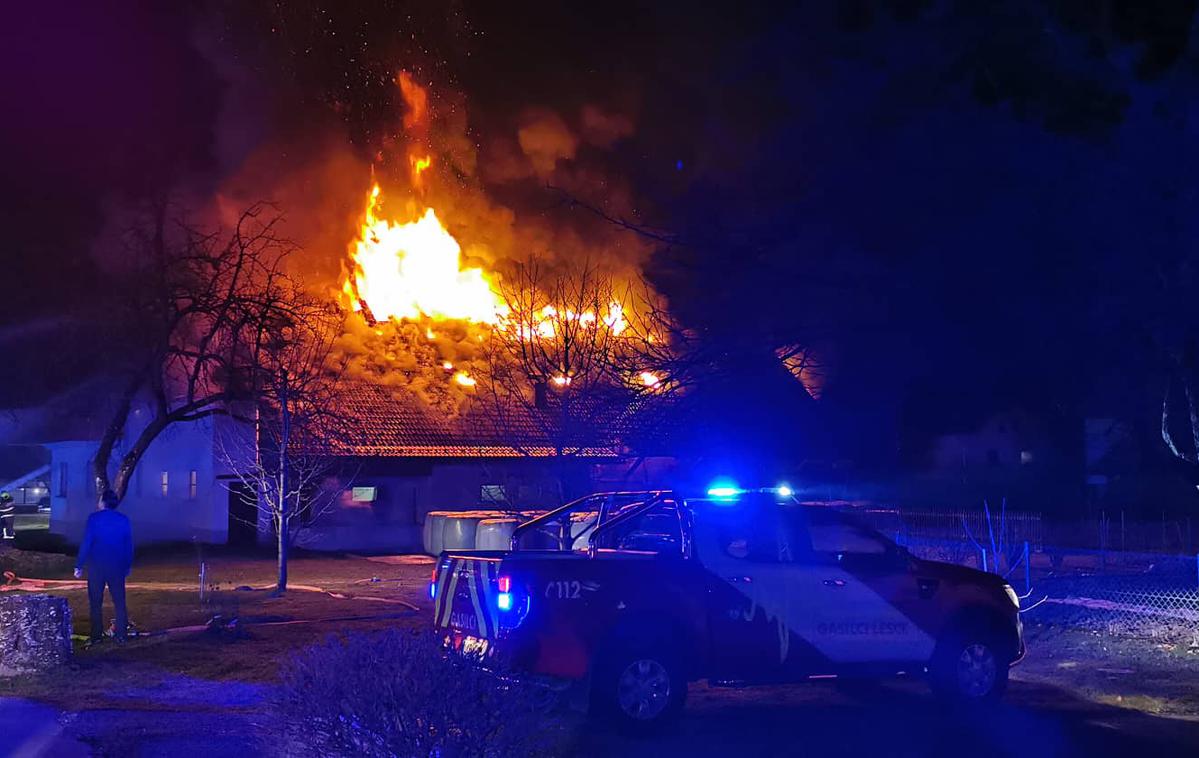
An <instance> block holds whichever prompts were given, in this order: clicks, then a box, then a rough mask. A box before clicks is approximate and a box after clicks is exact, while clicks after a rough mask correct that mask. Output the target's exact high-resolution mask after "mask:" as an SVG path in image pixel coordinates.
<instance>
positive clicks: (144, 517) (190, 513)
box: [0, 73, 686, 551]
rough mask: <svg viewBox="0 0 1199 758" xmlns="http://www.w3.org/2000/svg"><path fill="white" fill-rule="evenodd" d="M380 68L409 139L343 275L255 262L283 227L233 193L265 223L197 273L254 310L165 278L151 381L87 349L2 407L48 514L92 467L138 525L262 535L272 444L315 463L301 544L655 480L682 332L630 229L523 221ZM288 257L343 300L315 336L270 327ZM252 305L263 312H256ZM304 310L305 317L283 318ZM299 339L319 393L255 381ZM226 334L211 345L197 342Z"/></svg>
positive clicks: (64, 521)
mask: <svg viewBox="0 0 1199 758" xmlns="http://www.w3.org/2000/svg"><path fill="white" fill-rule="evenodd" d="M397 85H398V88H399V89H400V91H401V92H402V95H403V103H404V105H405V115H404V118H403V123H404V136H403V139H397V141H396V142H394V143H393V144H391V145H389V146H388V147H387V148H386V149H385V150H383V151H381V152H380V154H379V156H378V160H377V161H376V162H375V165H373V166H372V167H371V174H373V176H371V175H365V176H363V177H362V178H363V179H368V178H369V179H371V181H370V183H369V190H367V192H366V193H365V197H364V203H363V205H362V206H360V207H361V212H360V217H359V221H358V223H357V225H356V228H355V229H353V231H352V233H351V234H350V235H349V237H350V238H349V239H343V240H342V242H341V244H342V247H341V249H340V250H338V251H337V253H336V254H337V257H338V261H337V269H338V271H339V274H338V275H337V276H336V281H330V280H329V277H327V276H326V277H324V278H322V277H320V276H312V277H308V276H306V275H307V274H308V273H309V272H310V271H311V270H315V269H320V270H327V269H328V268H329V267H328V266H324V268H323V269H322V267H321V266H315V265H314V264H313V261H314V259H315V258H318V257H323V258H328V257H329V255H328V253H325V252H322V251H319V250H318V251H313V250H310V249H304V250H301V251H299V252H293V253H291V256H290V258H288V259H287V260H286V261H284V258H283V254H282V253H281V254H280V255H279V257H277V258H274V257H270V256H272V255H274V253H275V250H276V248H281V247H283V246H282V244H281V242H280V239H281V237H280V236H277V233H276V231H275V227H273V226H272V223H273V222H271V221H262V220H261V219H260V218H259V217H258V216H257V215H256V214H257V213H258V212H259V211H257V210H256V211H253V212H247V213H246V214H243V215H242V217H241V219H240V220H238V221H237V224H235V225H236V226H238V229H237V232H236V234H237V235H241V233H242V229H241V228H240V225H241V224H245V223H247V222H255V223H258V224H259V226H258V231H257V232H255V233H254V234H252V235H250V236H248V237H245V236H235V237H232V238H231V244H229V245H227V246H225V247H222V248H220V249H216V250H214V251H213V252H212V261H214V263H213V265H212V266H210V267H209V268H210V269H211V270H213V271H218V273H217V274H212V275H211V276H212V277H213V278H212V280H211V281H212V282H213V283H216V284H217V285H219V287H228V288H230V290H229V291H230V292H232V291H233V288H236V287H242V288H250V289H251V291H249V292H248V294H247V295H246V296H245V297H242V298H241V299H240V300H239V301H238V306H237V307H238V308H241V309H242V310H243V311H244V312H245V313H248V314H249V315H248V316H246V317H245V318H243V319H241V320H233V319H229V317H228V316H227V315H226V311H227V310H228V309H226V308H223V306H222V305H221V304H219V303H217V304H215V305H213V304H205V305H204V306H203V307H204V308H207V309H208V310H203V309H202V308H196V307H192V306H191V305H190V304H189V305H188V306H187V307H182V306H180V300H181V299H182V298H181V296H179V295H178V294H175V293H172V294H170V295H168V297H169V298H170V299H169V300H167V301H166V305H167V306H168V308H167V309H168V310H173V311H174V312H176V313H179V314H182V316H181V318H180V320H179V326H177V331H176V332H172V333H168V334H166V335H165V339H164V340H163V343H162V344H163V347H162V353H161V356H162V359H161V360H159V361H158V363H159V364H161V365H157V366H154V367H153V369H152V374H153V375H152V376H151V377H150V379H148V380H146V381H144V382H141V383H140V384H139V383H136V382H135V383H132V384H130V383H129V382H128V381H127V380H125V381H122V378H121V377H119V376H112V375H105V374H104V373H103V371H104V369H96V368H95V366H93V367H92V370H90V371H88V372H86V373H85V374H83V375H81V376H80V380H79V381H78V382H77V383H76V384H75V385H74V386H72V387H69V388H67V389H64V390H62V391H60V392H57V393H56V394H53V395H47V396H46V397H42V398H40V399H39V400H38V401H37V402H31V403H29V404H28V405H27V406H26V407H24V408H22V409H18V412H16V413H15V415H13V416H12V419H13V420H12V423H10V424H9V425H8V428H7V429H6V430H5V431H4V432H3V439H0V442H3V443H7V444H16V445H33V446H41V447H43V448H44V449H45V450H46V451H48V457H49V469H48V471H49V478H50V484H51V486H50V490H51V491H50V506H51V518H50V530H51V532H53V533H54V534H56V535H58V536H60V537H62V538H63V539H65V540H66V541H68V542H74V541H77V540H78V539H79V536H80V534H81V532H82V528H83V524H84V521H85V520H86V517H87V515H88V514H89V513H90V512H91V511H92V509H93V508H94V506H95V500H96V496H97V494H98V493H97V490H98V489H99V488H101V487H103V486H105V485H106V482H105V481H103V480H102V478H101V476H100V475H99V474H100V473H103V472H104V471H108V475H109V476H111V477H113V480H112V481H114V482H117V483H118V484H117V487H118V489H121V488H123V489H124V492H125V505H124V506H123V507H124V508H125V511H126V512H127V513H128V514H129V515H130V517H131V518H132V519H133V522H134V524H135V527H136V528H135V535H136V538H137V539H138V540H139V541H140V542H152V541H180V540H188V541H199V542H215V543H222V542H232V543H252V542H256V541H269V540H270V533H271V531H272V529H274V528H275V527H274V526H273V524H272V520H271V518H270V516H269V509H266V508H264V507H263V501H264V498H265V497H266V495H265V494H264V491H263V488H262V487H261V486H256V485H255V477H254V474H257V475H259V478H258V481H259V482H261V481H263V480H270V479H271V478H272V477H274V478H282V479H286V477H287V476H288V474H287V473H279V472H288V471H289V470H292V469H294V466H293V465H292V464H290V463H288V462H286V461H285V458H286V456H287V453H286V452H283V453H281V452H280V451H287V450H291V451H292V454H297V453H299V452H301V451H302V452H303V454H304V455H305V456H309V457H319V458H321V463H320V477H319V481H318V480H317V479H316V478H314V479H313V480H311V481H306V482H305V483H304V485H303V487H304V489H305V492H304V493H303V494H302V496H300V497H299V500H297V514H298V518H300V519H301V521H302V522H303V523H302V526H301V529H300V534H299V535H298V536H297V543H298V544H300V545H302V546H307V547H312V548H318V549H360V550H386V551H404V550H412V549H416V548H417V546H418V545H419V532H420V524H421V521H422V519H423V517H424V514H425V513H427V512H428V511H430V510H434V509H442V510H445V509H450V510H452V509H474V508H479V507H492V508H535V507H544V506H547V505H552V504H554V503H558V502H561V501H562V500H563V498H565V497H568V496H571V495H573V494H576V493H579V492H582V491H585V490H591V489H595V488H602V487H628V486H638V487H641V486H652V485H660V484H662V483H663V482H662V477H664V476H666V472H667V471H668V470H669V468H670V463H669V457H670V456H669V446H668V445H666V444H665V443H664V442H663V436H662V434H661V427H662V423H661V419H660V418H659V417H658V416H657V412H656V410H655V408H656V407H657V406H660V405H663V404H668V403H667V401H668V399H669V398H670V396H671V395H673V394H674V393H675V392H676V391H677V390H680V389H681V388H682V387H683V386H684V385H685V384H686V381H685V378H684V377H683V375H682V374H681V372H679V371H677V370H676V367H675V365H674V363H673V351H674V349H675V346H676V342H677V339H678V337H679V335H680V334H681V332H679V331H678V330H676V329H674V327H673V325H671V324H670V322H669V319H668V317H667V315H666V312H665V309H664V308H663V307H662V306H661V304H660V303H659V302H658V298H657V296H656V295H655V294H653V293H652V291H651V289H650V288H649V287H648V286H647V285H645V284H644V283H643V282H642V281H641V280H640V277H639V274H638V271H637V268H638V267H637V265H636V264H635V262H631V261H632V259H631V258H630V254H629V253H628V252H627V248H630V247H632V248H636V247H637V245H638V244H639V243H636V242H632V243H629V242H623V243H619V244H617V245H615V247H620V245H624V247H625V248H626V250H625V252H624V253H621V254H614V255H605V254H604V252H605V248H604V245H605V244H606V243H607V242H608V241H609V240H610V239H611V238H612V237H611V235H612V234H615V233H617V232H614V231H613V229H611V228H608V227H610V226H611V225H610V224H607V222H603V221H596V220H595V219H591V221H590V223H592V224H597V226H595V227H594V228H595V229H596V230H597V231H596V233H595V241H594V242H590V241H584V240H585V235H584V234H582V233H581V232H580V230H579V229H578V228H574V227H571V228H566V229H547V227H546V226H545V225H544V224H540V225H539V224H538V223H533V224H530V225H527V226H522V225H521V224H520V223H518V222H517V220H516V218H515V214H514V213H513V212H512V211H511V210H509V209H507V208H505V207H502V206H499V205H498V204H496V203H494V202H492V201H491V200H490V199H489V198H487V197H486V194H485V192H484V191H483V190H482V189H481V185H479V184H478V183H474V184H472V183H471V182H469V181H464V180H463V176H464V173H465V172H467V170H468V167H469V164H470V161H468V160H467V159H466V158H464V157H463V155H462V147H461V145H462V141H461V139H457V138H456V137H461V136H462V135H455V134H453V133H449V132H452V124H453V123H454V122H453V119H449V120H448V121H446V120H444V119H441V120H439V117H438V114H436V113H435V108H434V106H433V104H432V103H431V101H430V98H429V95H428V92H427V91H426V90H425V89H424V88H423V87H422V86H420V85H419V84H417V83H416V82H415V81H414V80H413V79H412V78H411V77H410V76H409V75H407V74H405V73H401V74H400V75H399V76H398V77H397ZM529 134H530V135H533V136H528V137H527V139H526V135H525V134H524V132H522V145H526V143H527V145H526V147H527V148H528V151H530V152H529V155H530V160H532V162H533V165H534V169H533V170H536V171H540V170H542V169H544V165H543V164H545V163H546V159H545V156H543V155H541V154H540V153H539V152H538V149H539V148H538V147H537V145H536V144H535V143H536V134H537V132H536V130H534V131H532V132H530V133H529ZM534 159H536V160H534ZM472 160H473V159H472ZM555 160H556V159H555ZM548 165H549V166H550V167H551V168H552V167H553V165H554V160H550V161H549V163H548ZM538 166H540V167H541V168H537V167H538ZM230 194H231V196H232V195H236V194H237V193H236V192H233V191H230ZM228 200H229V197H223V198H221V202H226V201H228ZM219 204H220V203H218V205H219ZM263 218H265V217H263ZM223 221H224V222H225V225H226V226H228V225H230V224H229V223H228V220H227V219H223ZM618 233H619V234H620V235H624V236H625V237H627V236H629V235H628V232H625V231H619V232H618ZM197 238H199V239H210V238H204V237H202V236H201V237H197ZM192 243H194V239H193V240H192ZM192 243H189V244H192ZM615 247H614V248H613V249H615ZM230 249H232V250H234V251H235V253H236V252H237V251H239V250H240V251H244V250H247V249H249V250H252V251H256V252H255V253H254V254H255V255H258V256H259V257H258V258H254V259H252V262H253V263H254V266H256V267H257V268H254V267H248V268H247V270H252V272H251V273H249V274H246V275H242V274H241V267H240V263H236V264H234V265H232V266H230V267H229V268H230V270H231V272H232V273H231V274H229V275H228V277H227V278H225V279H220V278H219V277H220V276H224V275H223V274H220V273H219V269H220V267H221V266H223V265H225V263H224V262H223V261H225V258H221V256H227V255H228V252H227V251H228V250H230ZM289 250H290V249H289ZM193 252H194V251H193ZM592 253H598V254H599V255H597V258H598V262H596V261H593V260H592V259H591V255H592ZM243 258H244V255H243ZM268 258H269V260H268ZM632 258H635V255H634V256H632ZM238 260H242V259H238ZM326 263H327V261H326ZM284 267H285V268H286V270H287V276H289V277H292V278H294V280H295V281H297V282H298V281H300V280H303V288H304V291H303V292H302V293H301V292H300V290H299V289H296V290H294V292H295V293H297V294H302V295H303V297H304V298H309V297H310V298H311V299H312V300H313V302H315V303H327V304H328V306H327V307H326V306H324V305H322V306H321V307H322V308H323V309H324V311H322V312H325V311H329V310H333V311H336V312H337V316H336V318H333V319H330V320H329V324H335V326H329V327H328V329H326V332H325V333H317V332H318V330H316V329H315V327H312V326H311V324H308V323H306V322H305V317H299V318H300V320H299V321H298V322H294V323H293V325H292V326H289V327H283V326H280V324H285V323H287V319H288V318H292V319H293V321H294V319H295V318H297V316H296V315H295V314H297V313H300V310H299V309H297V308H294V307H292V303H290V302H289V301H288V297H290V295H286V294H285V295H280V294H279V292H280V291H279V290H277V289H276V290H270V289H269V288H270V287H271V286H274V285H272V284H271V283H270V282H272V281H275V280H273V279H271V277H275V276H277V275H278V272H279V271H280V270H282V268H284ZM255 272H256V273H255ZM189 276H190V278H186V277H185V278H183V280H182V281H184V283H185V284H186V283H190V282H193V281H194V280H195V279H196V273H195V272H189ZM199 276H200V277H201V278H202V277H204V276H209V274H208V273H207V270H205V271H201V272H200V274H199ZM256 277H266V278H267V284H262V283H260V282H258V281H257V280H256ZM256 287H257V288H260V289H261V291H259V290H255V289H253V288H256ZM217 288H218V287H209V288H208V290H206V292H208V291H211V290H214V289H217ZM262 288H265V289H262ZM176 289H178V286H177V287H176ZM263 292H271V293H272V294H271V295H270V297H269V298H267V297H264V295H263ZM289 292H291V291H289ZM207 296H208V295H207V294H205V297H207ZM272 298H273V299H272ZM262 302H269V303H270V306H269V307H270V308H272V309H274V310H275V311H277V313H273V314H266V315H263V314H262V313H260V312H257V311H255V309H261V308H263V307H264V306H262V305H261V303H262ZM197 310H199V311H201V313H200V316H199V317H197V316H196V315H195V312H196V311H197ZM317 312H318V311H317V310H316V309H310V310H309V311H308V313H317ZM222 320H224V321H222ZM234 322H235V323H234ZM247 324H251V325H252V327H253V328H252V329H248V328H247ZM293 327H296V328H293ZM301 327H304V328H308V332H310V333H311V334H309V336H308V337H297V336H295V333H296V332H299V331H303V329H302V328H301ZM330 329H331V330H333V331H329V330H330ZM238 330H240V331H238ZM285 332H286V335H285ZM196 335H202V336H201V337H197V336H196ZM231 335H232V336H231ZM310 338H314V339H316V340H317V341H321V342H322V344H323V347H322V350H321V351H320V354H319V360H316V361H314V360H313V356H312V354H309V355H307V356H306V360H307V362H308V363H307V365H306V367H305V369H304V371H305V372H306V373H307V374H308V375H310V376H312V377H317V378H318V379H319V381H320V382H322V383H324V384H326V385H328V387H329V392H328V393H327V394H325V395H321V396H320V397H319V398H318V397H316V396H311V397H307V398H299V397H292V398H291V399H290V401H284V400H282V399H281V395H280V393H279V392H274V393H273V394H270V396H269V397H267V396H266V395H264V394H263V392H262V380H261V379H260V377H264V376H266V377H270V378H269V379H268V381H274V380H276V379H278V377H280V376H282V377H284V378H285V383H288V382H293V381H295V380H296V374H297V373H298V370H297V367H296V366H295V365H292V364H290V363H288V362H287V361H288V360H291V359H292V358H294V356H290V357H289V356H288V355H286V352H287V350H288V349H290V348H289V341H290V343H294V344H296V345H299V346H300V349H302V348H303V344H302V343H303V342H304V340H306V339H310ZM220 340H226V341H228V342H229V345H228V347H226V348H221V349H220V350H214V349H213V345H214V344H217V343H218V342H219V341H220ZM193 341H194V342H195V343H196V344H191V343H192V342H193ZM133 342H134V343H136V340H134V341H133ZM276 346H281V347H280V348H279V349H280V350H281V351H282V352H277V353H272V352H271V351H272V350H274V349H275V347H276ZM247 356H249V357H247ZM264 356H266V358H269V361H268V360H266V359H265V358H264ZM281 356H282V357H281ZM272 361H273V362H272ZM268 364H269V365H268ZM100 365H101V366H103V365H104V363H103V362H101V363H100ZM333 385H336V387H335V388H334V387H333ZM130 388H132V389H130ZM268 394H269V393H268ZM180 398H182V399H180ZM198 398H199V399H198ZM289 402H290V403H291V404H292V405H291V406H289V405H288V403H289ZM304 403H307V405H306V406H305V407H306V408H307V409H308V410H307V411H297V410H296V409H297V408H300V407H302V406H304ZM292 406H294V407H292ZM247 409H249V410H248V412H247ZM168 410H169V412H167V411H168ZM280 413H282V415H283V416H284V417H287V418H290V417H291V415H295V416H296V418H295V419H294V426H295V428H296V429H297V430H298V431H297V434H298V435H299V436H298V437H297V438H296V444H294V445H292V444H290V442H291V440H290V439H289V438H288V437H283V438H278V437H277V436H276V437H274V438H272V436H271V435H270V434H267V433H265V432H264V429H265V428H266V426H267V425H269V423H271V420H272V419H275V417H276V416H277V415H278V414H280ZM333 416H336V417H337V419H338V424H336V425H332V424H330V423H329V419H330V418H331V417H333ZM147 430H151V431H152V432H153V433H152V434H147ZM97 455H101V456H102V458H101V460H102V461H103V465H101V466H99V467H98V468H97V466H96V465H95V460H96V457H97ZM272 461H277V462H278V465H277V467H275V468H272V466H275V463H272ZM110 462H111V463H110ZM114 466H115V467H116V469H117V473H115V474H114V473H113V471H112V469H113V467H114ZM282 489H285V490H288V491H291V490H292V489H295V488H293V487H292V486H291V485H290V484H288V485H286V486H284V487H283V488H282ZM318 493H325V494H327V495H328V502H327V503H325V505H324V506H322V507H321V508H320V509H319V511H320V513H319V514H318V513H317V510H318V509H316V508H313V507H310V506H309V505H306V504H305V502H304V501H305V500H306V499H309V500H310V499H311V498H312V497H315V496H316V494H318ZM318 515H319V518H318Z"/></svg>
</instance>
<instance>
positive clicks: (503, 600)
mask: <svg viewBox="0 0 1199 758" xmlns="http://www.w3.org/2000/svg"><path fill="white" fill-rule="evenodd" d="M495 586H496V589H498V590H499V594H498V595H496V596H495V607H496V608H499V609H500V610H501V611H510V610H512V577H510V576H501V577H497V578H496V580H495Z"/></svg>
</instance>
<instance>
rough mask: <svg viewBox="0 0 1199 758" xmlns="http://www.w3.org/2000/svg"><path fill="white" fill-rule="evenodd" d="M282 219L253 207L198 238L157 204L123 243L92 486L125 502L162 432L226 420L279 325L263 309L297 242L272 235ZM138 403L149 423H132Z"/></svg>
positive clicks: (278, 290)
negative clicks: (111, 376) (113, 393)
mask: <svg viewBox="0 0 1199 758" xmlns="http://www.w3.org/2000/svg"><path fill="white" fill-rule="evenodd" d="M281 219H282V216H281V214H280V213H279V212H278V211H277V210H276V209H274V208H273V207H272V206H270V205H267V204H262V203H259V204H255V205H253V206H251V207H250V208H248V209H247V210H245V211H244V212H243V213H242V214H241V215H240V216H239V217H238V219H237V221H236V222H235V223H234V224H233V226H232V228H231V229H227V230H218V231H205V230H203V229H201V228H199V227H198V226H196V225H193V224H191V223H189V222H188V221H187V220H186V219H180V218H172V216H171V208H170V206H169V204H168V203H167V202H165V201H162V202H157V203H154V204H152V205H150V206H149V207H148V208H147V209H145V211H144V212H143V213H142V214H141V215H140V218H139V221H138V222H137V223H135V224H133V225H132V226H131V227H130V229H129V230H128V231H127V232H126V234H125V235H124V236H123V239H122V244H123V247H122V249H121V250H120V252H121V260H122V262H123V263H124V264H125V265H126V266H128V270H127V272H126V276H125V277H124V281H125V282H126V285H125V286H124V287H121V288H117V289H116V290H115V291H113V292H112V293H111V295H112V296H111V297H110V298H109V300H108V301H107V302H106V310H107V312H106V314H105V318H106V322H108V323H110V324H111V328H110V329H109V332H108V334H107V335H106V339H107V341H108V342H109V343H110V347H111V350H110V351H109V354H110V356H111V357H112V361H111V364H112V365H111V366H110V367H109V368H110V370H112V371H113V372H114V373H116V374H118V375H120V376H123V377H124V378H123V386H122V389H121V391H120V393H119V395H118V397H117V402H116V405H115V407H114V409H113V412H112V415H111V417H110V418H109V421H108V424H107V425H106V427H105V429H104V432H103V434H102V436H101V438H100V444H99V447H98V449H97V451H96V456H95V458H94V459H93V464H92V469H93V474H94V476H95V478H96V482H97V486H98V487H99V488H100V489H113V490H114V491H115V492H116V493H117V495H118V496H120V497H124V495H125V492H126V490H127V489H128V485H129V481H130V477H131V476H132V474H133V472H134V470H135V469H136V467H137V464H138V462H139V461H140V460H141V458H142V456H143V455H144V454H145V453H146V451H147V449H149V447H150V445H151V444H152V443H153V442H154V440H155V439H157V438H158V436H159V435H160V434H161V433H162V432H163V430H165V429H166V428H168V427H169V426H171V425H172V424H177V423H185V422H191V421H196V420H199V419H202V418H206V417H210V416H214V415H218V414H227V413H229V412H230V411H229V409H230V407H231V406H230V404H229V403H228V402H227V401H228V400H230V399H231V398H232V397H234V396H235V395H237V394H238V393H239V392H243V391H244V390H245V389H246V387H245V386H244V385H245V382H246V381H247V378H248V377H252V376H254V375H256V367H257V365H258V360H259V357H260V355H259V352H260V351H261V349H262V339H261V337H262V335H263V334H264V333H266V332H267V331H268V328H269V326H270V325H271V324H272V323H275V322H276V320H277V318H278V314H276V313H274V312H273V311H272V310H271V309H270V308H264V307H263V304H264V303H277V302H280V301H281V299H282V298H281V294H282V293H283V292H284V291H286V290H287V289H288V288H289V285H288V283H287V282H286V277H285V276H284V274H283V264H284V261H285V260H286V258H287V256H288V255H290V254H291V253H292V252H293V251H294V250H295V245H293V244H292V243H291V242H289V241H288V240H286V239H285V238H283V237H282V236H280V234H279V232H278V229H279V225H280V222H281ZM142 399H148V400H149V409H150V417H149V419H148V420H147V421H144V422H143V421H141V420H140V419H138V422H137V423H136V424H135V423H133V416H135V414H133V410H134V407H135V404H137V403H138V402H139V401H141V400H142ZM123 443H127V444H123ZM122 446H123V450H120V451H119V456H120V457H119V460H117V462H116V467H115V471H113V470H112V469H113V460H112V459H113V457H114V455H117V454H118V448H119V447H122Z"/></svg>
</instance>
